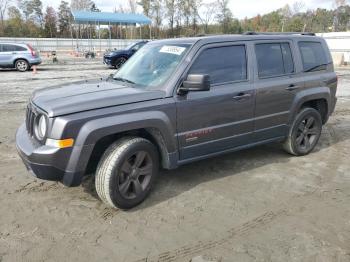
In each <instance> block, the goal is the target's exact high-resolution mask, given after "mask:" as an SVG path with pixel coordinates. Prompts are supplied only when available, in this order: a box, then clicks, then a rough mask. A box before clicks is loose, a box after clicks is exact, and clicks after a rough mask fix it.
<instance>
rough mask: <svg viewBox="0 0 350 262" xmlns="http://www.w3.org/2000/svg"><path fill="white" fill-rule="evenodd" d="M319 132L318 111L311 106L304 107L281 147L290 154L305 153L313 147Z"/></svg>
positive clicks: (320, 125)
mask: <svg viewBox="0 0 350 262" xmlns="http://www.w3.org/2000/svg"><path fill="white" fill-rule="evenodd" d="M321 132H322V119H321V115H320V113H319V112H318V111H317V110H315V109H313V108H304V109H302V110H301V111H300V112H299V113H298V115H297V116H296V118H295V120H294V122H293V124H292V126H291V129H290V131H289V135H288V138H287V140H286V141H285V142H284V145H283V147H284V149H285V150H286V151H287V152H288V153H290V154H292V155H296V156H303V155H307V154H309V153H310V152H311V151H312V150H313V149H314V148H315V146H316V144H317V142H318V140H319V138H320V136H321Z"/></svg>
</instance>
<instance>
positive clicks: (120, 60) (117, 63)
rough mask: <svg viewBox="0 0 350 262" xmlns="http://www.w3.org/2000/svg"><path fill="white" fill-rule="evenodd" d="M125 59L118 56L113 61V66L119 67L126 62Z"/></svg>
mask: <svg viewBox="0 0 350 262" xmlns="http://www.w3.org/2000/svg"><path fill="white" fill-rule="evenodd" d="M126 60H128V59H126V58H125V57H119V58H118V59H117V60H116V61H115V66H114V67H115V68H116V69H119V68H120V67H121V66H122V65H123V64H124V63H125V62H126Z"/></svg>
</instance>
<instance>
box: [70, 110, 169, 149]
mask: <svg viewBox="0 0 350 262" xmlns="http://www.w3.org/2000/svg"><path fill="white" fill-rule="evenodd" d="M141 128H145V129H147V128H156V129H158V130H159V131H160V132H161V134H162V136H163V137H164V141H165V144H166V147H167V149H168V152H173V151H175V150H176V143H175V138H174V134H175V130H174V127H173V126H172V124H171V121H170V119H169V118H168V116H167V115H166V114H165V113H163V112H160V111H147V112H137V113H129V114H124V115H115V116H109V117H104V118H99V119H95V120H91V121H88V122H86V123H85V124H84V125H83V126H82V127H81V129H80V132H79V134H78V136H77V138H76V142H75V144H76V145H78V146H79V145H80V146H83V145H85V146H86V145H94V144H95V143H96V142H97V141H98V140H100V139H101V138H103V137H105V136H108V135H113V134H117V133H121V132H124V131H131V130H136V129H141Z"/></svg>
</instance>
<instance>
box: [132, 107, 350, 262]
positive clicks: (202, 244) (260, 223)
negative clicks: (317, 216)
mask: <svg viewBox="0 0 350 262" xmlns="http://www.w3.org/2000/svg"><path fill="white" fill-rule="evenodd" d="M339 113H340V114H341V115H344V114H345V115H349V114H350V110H345V111H344V110H343V111H341V112H339ZM335 116H337V115H336V114H335ZM339 132H341V127H337V125H336V124H331V123H328V124H327V125H326V126H325V128H324V134H325V135H326V137H325V138H326V139H327V140H328V142H329V143H330V146H331V147H333V146H337V143H338V142H341V141H342V138H341V137H339ZM323 153H324V152H323ZM326 154H328V155H330V157H331V155H332V154H333V152H332V151H330V152H328V153H326ZM341 161H343V159H342V158H339V159H337V161H335V162H333V163H332V167H336V166H337V165H339V163H340V162H341ZM335 175H336V173H335V172H334V173H333V174H331V175H330V174H329V173H328V171H324V172H322V178H323V179H322V181H321V183H320V184H319V185H318V187H317V188H315V190H312V191H309V192H306V193H305V194H301V195H297V196H295V197H293V198H291V199H290V201H292V202H294V201H295V200H297V199H300V198H303V197H308V196H312V195H318V196H320V197H321V196H322V195H323V194H324V192H328V191H324V188H323V187H324V186H325V185H326V184H327V183H329V182H331V181H332V180H333V179H334V177H335ZM298 211H299V209H298V207H297V206H294V208H293V207H292V208H291V207H290V206H287V205H286V204H284V205H282V207H281V208H280V209H277V210H276V211H268V212H266V213H264V214H262V215H261V216H258V217H256V218H254V219H252V220H250V221H248V222H246V223H244V224H242V225H240V226H237V227H233V228H231V229H229V230H228V231H226V232H225V233H224V234H225V236H224V237H223V238H220V239H217V240H208V241H198V242H195V243H193V244H189V245H185V246H182V247H180V248H177V249H174V250H170V251H165V252H163V253H160V254H159V255H155V256H154V257H145V258H142V259H140V260H137V261H135V262H155V261H158V262H171V261H176V260H179V259H184V258H185V257H187V256H193V255H196V254H198V253H200V252H202V251H205V250H208V249H212V248H215V247H217V246H220V245H223V244H225V243H227V242H230V241H232V240H233V239H234V238H236V237H239V236H244V235H247V234H249V233H250V232H252V231H253V230H255V229H258V228H262V227H264V226H266V225H268V224H270V223H271V222H273V221H274V220H276V219H277V218H279V217H281V216H288V215H289V214H293V215H295V213H296V212H298Z"/></svg>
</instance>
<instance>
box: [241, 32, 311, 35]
mask: <svg viewBox="0 0 350 262" xmlns="http://www.w3.org/2000/svg"><path fill="white" fill-rule="evenodd" d="M243 35H308V36H316V34H315V33H312V32H254V31H248V32H245V33H243Z"/></svg>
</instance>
